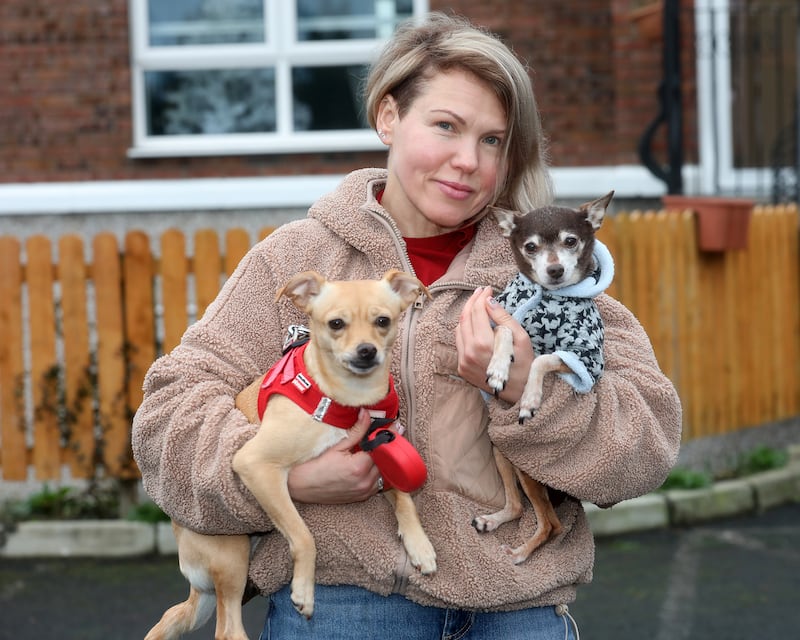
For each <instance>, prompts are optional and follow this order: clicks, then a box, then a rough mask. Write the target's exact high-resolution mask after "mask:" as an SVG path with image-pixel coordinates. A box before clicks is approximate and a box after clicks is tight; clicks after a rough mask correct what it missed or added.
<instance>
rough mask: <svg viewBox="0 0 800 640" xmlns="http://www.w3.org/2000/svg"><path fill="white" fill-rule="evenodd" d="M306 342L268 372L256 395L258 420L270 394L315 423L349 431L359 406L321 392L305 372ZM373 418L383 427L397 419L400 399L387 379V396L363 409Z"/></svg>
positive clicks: (291, 351) (293, 348)
mask: <svg viewBox="0 0 800 640" xmlns="http://www.w3.org/2000/svg"><path fill="white" fill-rule="evenodd" d="M307 346H308V343H307V342H305V343H303V344H300V345H298V346H295V347H291V348H290V349H289V350H288V351H287V352H286V354H285V355H284V356H283V357H282V358H281V359H280V360H278V362H276V363H275V365H273V367H272V368H271V369H270V370H269V371H267V374H266V375H265V376H264V380H263V382H262V383H261V388H260V389H259V392H258V419H259V420H261V419H262V418H263V417H264V411H265V410H266V408H267V402H269V399H270V397H271V396H272V395H273V394H276V393H277V394H280V395H282V396H286V397H287V398H289V399H290V400H291V401H292V402H294V403H295V404H296V405H297V406H298V407H300V408H301V409H303V411H305V412H306V413H307V414H309V415H310V416H311V417H312V418H313V419H314V420H316V421H317V422H324V423H325V424H329V425H331V426H333V427H339V428H340V429H349V428H350V427H352V426H353V425H354V424H355V423H356V420H358V412H359V407H348V406H345V405H343V404H339V403H338V402H336V401H335V400H332V399H331V398H329V397H328V396H326V395H324V394H323V393H322V389H320V388H319V386H317V384H316V383H315V382H314V380H312V378H311V376H310V375H308V371H307V370H306V364H305V361H304V360H303V354H304V353H305V351H306V347H307ZM365 408H366V409H367V410H368V411H369V413H370V415H371V416H372V418H373V419H376V418H378V419H381V420H383V419H385V420H386V421H387V422H386V424H390V423H392V422H394V421H395V420H397V414H398V413H399V411H400V399H399V398H398V397H397V391H395V388H394V380H393V379H392V377H391V376H389V393H387V394H386V396H385V397H384V398H383V400H381V401H380V402H378V403H377V404H374V405H371V406H369V407H365Z"/></svg>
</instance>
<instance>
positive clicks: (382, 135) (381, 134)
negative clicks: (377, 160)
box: [378, 129, 386, 140]
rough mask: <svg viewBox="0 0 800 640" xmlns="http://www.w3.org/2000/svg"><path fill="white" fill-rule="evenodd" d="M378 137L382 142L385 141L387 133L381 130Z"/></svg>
mask: <svg viewBox="0 0 800 640" xmlns="http://www.w3.org/2000/svg"><path fill="white" fill-rule="evenodd" d="M378 137H379V138H380V139H381V140H383V139H384V138H386V132H385V131H384V130H383V129H379V130H378Z"/></svg>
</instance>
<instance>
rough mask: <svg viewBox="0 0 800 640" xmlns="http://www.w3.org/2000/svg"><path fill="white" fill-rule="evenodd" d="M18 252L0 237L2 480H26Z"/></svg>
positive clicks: (15, 243) (11, 241)
mask: <svg viewBox="0 0 800 640" xmlns="http://www.w3.org/2000/svg"><path fill="white" fill-rule="evenodd" d="M21 249H22V247H21V245H20V242H19V240H17V239H16V238H11V237H8V236H2V237H0V300H2V303H1V304H0V437H1V438H2V447H0V464H2V466H3V479H5V480H25V479H26V478H27V477H28V448H27V444H26V441H25V440H26V439H25V422H24V420H25V413H24V408H23V392H24V383H25V380H24V376H25V365H24V359H23V346H22V278H23V274H22V256H21Z"/></svg>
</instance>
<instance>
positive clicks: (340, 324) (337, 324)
mask: <svg viewBox="0 0 800 640" xmlns="http://www.w3.org/2000/svg"><path fill="white" fill-rule="evenodd" d="M328 326H329V327H330V328H331V329H332V330H333V331H341V330H342V329H344V320H342V319H341V318H334V319H333V320H328Z"/></svg>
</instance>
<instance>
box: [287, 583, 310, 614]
mask: <svg viewBox="0 0 800 640" xmlns="http://www.w3.org/2000/svg"><path fill="white" fill-rule="evenodd" d="M292 604H293V605H294V608H295V609H297V613H299V614H300V615H301V616H303V617H304V618H306V619H309V618H311V616H312V615H313V614H314V585H313V584H312V585H311V589H310V590H309V589H308V588H307V587H306V586H305V585H299V584H293V585H292Z"/></svg>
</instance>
